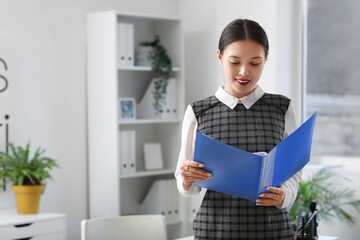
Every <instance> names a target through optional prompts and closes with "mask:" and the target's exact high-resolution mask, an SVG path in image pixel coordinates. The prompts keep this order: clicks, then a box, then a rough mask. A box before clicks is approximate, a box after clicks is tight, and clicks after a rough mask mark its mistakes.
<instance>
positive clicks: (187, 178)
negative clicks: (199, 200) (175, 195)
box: [180, 160, 212, 191]
mask: <svg viewBox="0 0 360 240" xmlns="http://www.w3.org/2000/svg"><path fill="white" fill-rule="evenodd" d="M202 167H204V164H202V163H199V162H195V161H192V160H184V161H183V162H182V164H181V166H180V173H181V177H182V180H183V188H184V190H185V191H188V190H189V188H190V187H191V185H192V183H193V182H194V181H200V180H206V179H210V178H211V177H212V175H211V173H209V172H207V171H205V170H203V169H201V168H202Z"/></svg>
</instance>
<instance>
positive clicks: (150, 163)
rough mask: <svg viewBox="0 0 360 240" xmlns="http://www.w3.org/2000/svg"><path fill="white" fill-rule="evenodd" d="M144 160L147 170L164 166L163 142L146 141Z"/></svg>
mask: <svg viewBox="0 0 360 240" xmlns="http://www.w3.org/2000/svg"><path fill="white" fill-rule="evenodd" d="M144 162H145V169H146V170H155V169H162V168H164V163H163V159H162V150H161V143H144Z"/></svg>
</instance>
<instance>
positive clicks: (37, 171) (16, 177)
mask: <svg viewBox="0 0 360 240" xmlns="http://www.w3.org/2000/svg"><path fill="white" fill-rule="evenodd" d="M9 146H10V148H11V151H12V153H9V154H8V153H4V152H0V179H5V183H4V184H6V183H7V182H13V183H14V185H13V191H14V193H15V198H16V206H17V211H18V213H19V214H33V213H37V212H38V209H39V202H40V195H41V193H42V192H43V191H44V183H43V181H44V180H46V179H48V178H51V175H50V173H49V171H50V170H52V169H53V168H55V167H59V165H58V164H57V163H56V160H54V159H51V158H49V157H41V155H43V154H44V153H45V149H40V148H37V150H36V152H35V154H34V156H33V157H32V158H30V157H29V153H30V143H28V144H27V145H26V148H25V149H23V148H22V147H20V146H19V147H14V145H13V144H12V143H9Z"/></svg>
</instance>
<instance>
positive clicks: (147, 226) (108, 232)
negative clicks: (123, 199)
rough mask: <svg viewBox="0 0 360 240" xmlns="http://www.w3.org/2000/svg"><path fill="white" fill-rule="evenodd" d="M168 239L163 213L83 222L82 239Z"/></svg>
mask: <svg viewBox="0 0 360 240" xmlns="http://www.w3.org/2000/svg"><path fill="white" fill-rule="evenodd" d="M115 239H116V240H118V239H126V240H138V239H144V240H145V239H149V240H152V239H154V240H166V222H165V217H164V216H162V215H132V216H119V217H107V218H96V219H87V220H83V221H82V222H81V240H115Z"/></svg>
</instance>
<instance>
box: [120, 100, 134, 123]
mask: <svg viewBox="0 0 360 240" xmlns="http://www.w3.org/2000/svg"><path fill="white" fill-rule="evenodd" d="M119 119H120V120H135V119H136V102H135V98H120V99H119Z"/></svg>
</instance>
